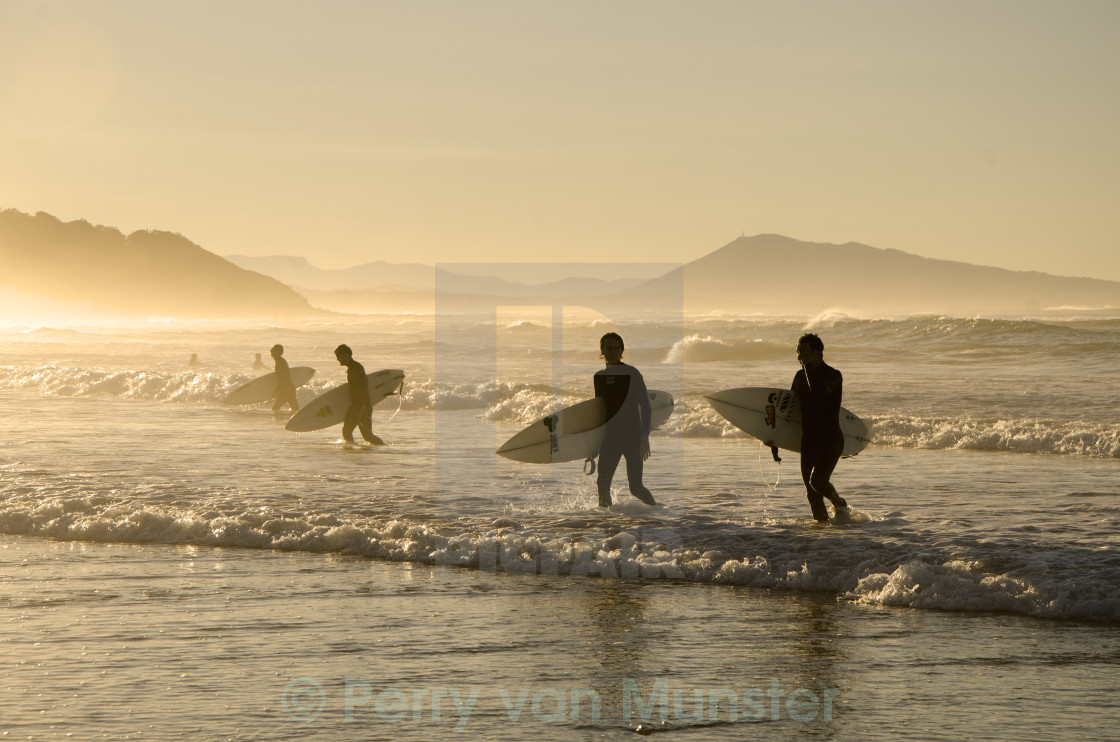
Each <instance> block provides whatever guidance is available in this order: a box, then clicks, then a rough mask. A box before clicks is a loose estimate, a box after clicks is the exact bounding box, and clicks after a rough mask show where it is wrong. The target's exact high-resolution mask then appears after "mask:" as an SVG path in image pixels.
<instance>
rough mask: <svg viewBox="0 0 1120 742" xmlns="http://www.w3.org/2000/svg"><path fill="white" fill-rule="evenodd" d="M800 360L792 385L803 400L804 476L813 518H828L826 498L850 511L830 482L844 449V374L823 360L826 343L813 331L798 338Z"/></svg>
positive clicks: (842, 512)
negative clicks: (842, 430)
mask: <svg viewBox="0 0 1120 742" xmlns="http://www.w3.org/2000/svg"><path fill="white" fill-rule="evenodd" d="M797 360H798V361H799V362H800V363H801V370H800V371H798V372H797V374H796V375H795V376H794V377H793V386H792V387H791V388H792V389H793V391H795V392H797V397H798V399H800V400H801V478H802V479H803V480H804V481H805V489H806V490H807V491H808V497H809V507H810V508H812V510H813V517H814V518H816V519H817V520H819V521H827V520H828V509H827V508H826V507H825V504H824V500H825V498H828V499H829V500H830V501H831V502H832V504H833V505H834V506H835V507H836V514H837V515H845V514H847V512H848V503H847V502H845V500H844V498H843V497H841V496H840V495H839V494H837V492H836V488H835V487H833V486H832V482H830V481H829V479H830V478H831V477H832V470H833V469H835V468H836V462H838V461H839V460H840V454H841V453H843V451H844V434H843V433H842V432H840V398H841V396H842V395H843V391H844V377H843V376H842V375H841V374H840V372H839V371H837V370H836V369H834V368H833V367H832V366H829V365H828V364H827V363H825V362H824V343H823V342H822V341H821V339H820V338H819V337H817V336H816V335H815V334H814V333H811V332H810V333H807V334H805V335H802V336H801V337H800V338H799V339H798V341H797Z"/></svg>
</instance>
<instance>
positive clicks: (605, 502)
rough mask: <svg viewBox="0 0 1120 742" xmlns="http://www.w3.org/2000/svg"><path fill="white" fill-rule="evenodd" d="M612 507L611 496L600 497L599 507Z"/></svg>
mask: <svg viewBox="0 0 1120 742" xmlns="http://www.w3.org/2000/svg"><path fill="white" fill-rule="evenodd" d="M610 506H611V498H610V495H608V496H607V497H600V498H599V507H601V508H609V507H610Z"/></svg>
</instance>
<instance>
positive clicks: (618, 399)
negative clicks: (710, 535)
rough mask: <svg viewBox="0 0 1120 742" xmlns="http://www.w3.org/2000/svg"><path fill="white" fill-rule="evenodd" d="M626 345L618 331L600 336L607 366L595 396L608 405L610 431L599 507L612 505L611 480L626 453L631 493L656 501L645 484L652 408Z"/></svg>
mask: <svg viewBox="0 0 1120 742" xmlns="http://www.w3.org/2000/svg"><path fill="white" fill-rule="evenodd" d="M625 349H626V345H625V344H624V343H623V342H622V336H621V335H619V334H618V333H617V332H608V333H607V334H606V335H604V336H603V337H602V338H601V339H600V340H599V352H600V353H601V354H602V356H603V360H604V361H606V364H607V367H606V368H604V369H603V370H601V371H597V372H596V373H595V396H596V397H602V398H603V401H604V402H605V403H606V407H607V424H606V429H607V430H606V435H605V436H604V438H603V446H602V448H600V449H599V479H598V481H597V484H598V487H599V507H601V508H608V507H610V506H611V480H612V479H613V478H614V472H615V470H616V469H617V468H618V462H619V460H620V459H621V458H622V457H624V456H625V457H626V480H627V482H628V483H629V485H630V494H632V495H633V496H634V497H636V498H638V499H639V500H641V501H642V502H644V503H645V504H647V505H656V504H657V503H656V502H655V501H654V499H653V494H652V493H651V492H650V491H649V490H648V489H646V486H645V485H644V484H642V470H643V468H644V462H645V460H646V459H648V458H649V453H650V452H649V430H650V420H651V419H652V418H651V415H652V413H651V408H650V403H649V392H648V391H647V390H646V382H645V379H643V378H642V374H641V373H640V372H639V371H638V369H636V368H634V367H633V366H630V365H628V364H625V363H623V362H622V353H623V351H624V350H625Z"/></svg>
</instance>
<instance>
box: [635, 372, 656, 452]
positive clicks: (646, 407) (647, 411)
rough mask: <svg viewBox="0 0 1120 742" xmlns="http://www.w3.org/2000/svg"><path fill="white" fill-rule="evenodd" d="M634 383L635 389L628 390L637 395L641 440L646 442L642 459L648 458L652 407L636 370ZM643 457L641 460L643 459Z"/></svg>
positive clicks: (644, 382)
mask: <svg viewBox="0 0 1120 742" xmlns="http://www.w3.org/2000/svg"><path fill="white" fill-rule="evenodd" d="M634 381H636V382H637V385H636V387H637V388H632V389H631V390H630V393H631V394H634V393H637V395H638V410H639V411H640V412H641V415H642V440H644V441H645V442H646V452H645V454H644V457H648V456H649V431H650V427H651V426H652V424H653V407H651V406H650V403H649V390H648V389H646V380H645V379H644V378H642V375H641V374H640V373H638V371H637V369H635V370H634V374H633V378H632V382H634ZM644 457H643V458H644Z"/></svg>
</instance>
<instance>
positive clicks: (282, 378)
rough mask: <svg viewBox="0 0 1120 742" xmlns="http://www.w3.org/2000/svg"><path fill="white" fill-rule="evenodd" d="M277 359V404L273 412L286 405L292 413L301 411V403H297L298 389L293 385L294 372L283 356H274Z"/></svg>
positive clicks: (274, 405)
mask: <svg viewBox="0 0 1120 742" xmlns="http://www.w3.org/2000/svg"><path fill="white" fill-rule="evenodd" d="M274 358H275V359H276V403H275V404H273V405H272V409H273V410H279V409H280V408H281V407H283V406H284V405H285V404H286V405H288V407H290V408H291V410H292V412H298V411H299V402H297V401H296V388H295V385H293V384H292V371H291V369H290V368H288V362H287V361H285V360H284V357H283V356H274Z"/></svg>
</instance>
